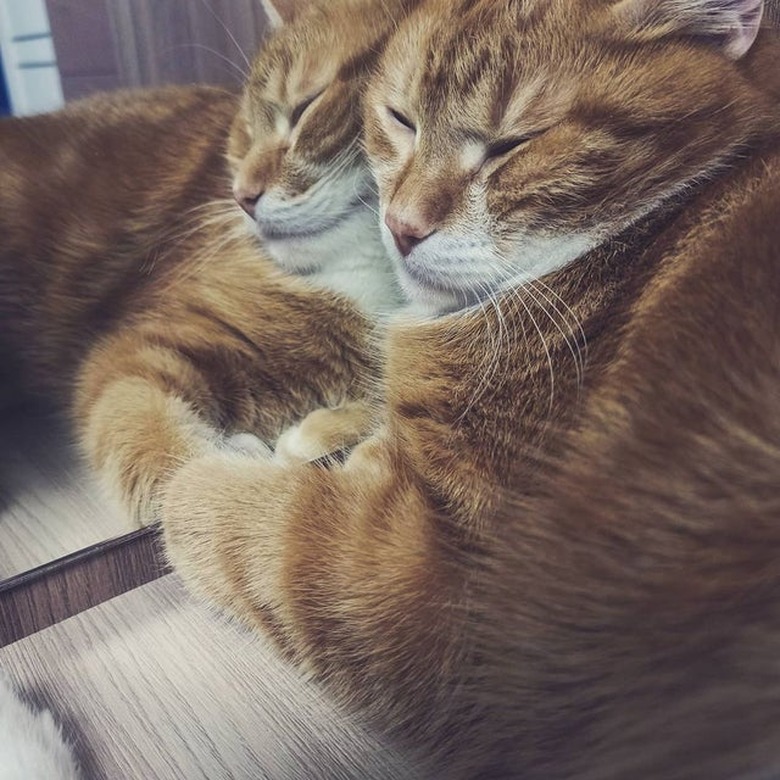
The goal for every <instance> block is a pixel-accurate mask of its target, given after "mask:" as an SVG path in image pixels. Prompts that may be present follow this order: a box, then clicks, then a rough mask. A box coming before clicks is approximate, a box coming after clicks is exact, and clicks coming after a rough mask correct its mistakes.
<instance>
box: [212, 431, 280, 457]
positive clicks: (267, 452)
mask: <svg viewBox="0 0 780 780" xmlns="http://www.w3.org/2000/svg"><path fill="white" fill-rule="evenodd" d="M224 448H225V449H226V450H227V451H228V452H235V453H236V454H238V455H249V456H250V457H255V458H270V457H271V454H272V453H271V448H270V447H269V446H268V445H267V444H266V443H265V442H264V441H263V440H262V439H259V438H258V437H257V436H255V435H254V434H253V433H234V434H233V435H232V436H228V437H227V439H225V443H224Z"/></svg>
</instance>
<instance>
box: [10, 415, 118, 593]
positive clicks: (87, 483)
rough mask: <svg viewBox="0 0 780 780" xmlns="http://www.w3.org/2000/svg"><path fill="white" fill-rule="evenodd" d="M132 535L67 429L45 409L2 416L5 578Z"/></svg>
mask: <svg viewBox="0 0 780 780" xmlns="http://www.w3.org/2000/svg"><path fill="white" fill-rule="evenodd" d="M129 530H132V526H131V525H130V524H128V523H127V522H126V521H125V520H124V518H123V517H122V515H121V513H120V512H119V511H118V510H117V509H115V508H113V507H110V506H109V505H108V502H106V501H103V500H101V497H100V494H99V492H98V490H97V488H96V487H95V485H94V484H93V483H92V481H91V479H90V476H89V474H88V472H87V470H86V469H85V468H84V466H83V465H82V464H81V463H80V462H79V458H78V455H77V453H76V452H75V451H74V450H73V448H72V447H71V446H69V443H68V436H67V433H66V427H65V425H64V424H63V422H62V421H61V420H58V419H57V418H56V417H55V416H54V415H52V414H51V413H49V412H46V411H44V410H40V409H23V410H5V411H4V413H3V415H2V416H1V417H0V580H3V579H6V578H7V577H9V576H12V575H14V574H19V573H20V572H23V571H26V570H28V569H31V568H34V567H36V566H40V565H41V564H44V563H48V562H50V561H52V560H54V559H57V558H61V557H62V556H64V555H68V554H69V553H72V552H76V551H77V550H81V549H83V548H85V547H89V546H90V545H93V544H96V543H97V542H102V541H104V540H106V539H111V538H113V537H115V536H118V535H119V534H122V533H125V532H127V531H129Z"/></svg>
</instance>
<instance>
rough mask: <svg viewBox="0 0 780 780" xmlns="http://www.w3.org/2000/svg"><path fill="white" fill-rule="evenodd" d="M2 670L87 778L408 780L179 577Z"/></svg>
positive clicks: (3, 663)
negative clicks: (49, 722) (44, 713)
mask: <svg viewBox="0 0 780 780" xmlns="http://www.w3.org/2000/svg"><path fill="white" fill-rule="evenodd" d="M0 668H3V669H5V670H6V671H7V672H8V673H9V674H10V675H11V678H12V680H13V681H14V682H15V683H16V684H17V685H19V687H21V689H22V690H23V691H26V692H28V693H32V695H33V697H34V699H35V700H36V701H37V702H38V703H39V704H42V705H45V706H46V707H49V708H51V709H53V711H54V713H55V715H56V717H57V719H58V720H61V721H62V722H63V723H64V724H65V730H66V733H67V734H68V735H69V736H70V738H71V739H72V741H73V742H74V743H75V746H76V750H77V753H78V755H79V759H80V761H81V763H82V765H83V767H84V770H85V780H98V779H100V780H103V778H112V779H113V778H117V779H118V778H122V779H123V780H261V779H262V778H271V780H294V779H295V778H301V780H304V779H306V780H317V779H318V778H322V779H323V780H325V778H344V779H345V780H347V779H348V778H365V779H366V780H393V779H394V778H410V777H411V775H410V774H409V773H408V772H407V771H405V770H404V769H403V768H402V764H401V761H400V760H399V759H398V757H397V756H393V755H392V754H391V753H390V752H389V751H388V750H386V749H385V748H384V747H383V746H381V745H380V744H379V742H378V741H377V740H376V739H375V738H374V737H372V736H371V735H370V734H369V733H368V732H367V731H366V730H364V729H363V728H361V727H360V726H359V725H357V724H356V723H355V722H354V721H352V720H350V719H347V718H344V717H343V716H340V715H339V714H338V713H337V712H336V711H335V710H334V708H333V706H332V705H331V704H330V703H329V702H328V701H327V700H326V699H325V698H324V697H323V695H322V694H321V692H320V691H319V690H318V689H317V688H316V687H315V686H314V685H312V684H310V683H307V682H305V681H304V680H303V679H302V678H301V677H300V676H299V675H298V674H296V673H295V672H294V671H293V670H292V669H291V668H290V667H289V666H287V665H285V664H284V663H282V662H281V661H280V660H279V658H278V657H277V656H276V655H275V654H274V652H273V651H272V650H271V649H270V648H269V647H268V645H267V644H266V643H265V642H264V641H263V640H262V639H261V638H260V637H257V636H255V635H253V634H250V633H248V632H246V631H243V630H239V629H238V628H236V627H235V626H232V625H229V624H226V622H225V621H224V620H222V619H219V618H217V617H215V616H213V615H210V614H209V613H208V612H207V610H206V609H204V608H203V607H202V606H200V605H199V604H196V603H195V602H194V601H192V600H191V599H190V598H189V597H188V596H187V595H186V594H185V593H184V592H183V590H182V588H181V586H180V585H179V582H178V580H176V578H175V577H174V576H173V575H169V576H167V577H163V578H162V579H159V580H156V581H155V582H153V583H150V584H148V585H144V586H142V587H140V588H137V589H136V590H133V591H131V592H129V593H126V594H124V595H122V596H119V597H118V598H116V599H113V600H111V601H107V602H105V603H104V604H101V605H100V606H98V607H94V608H93V609H90V610H87V611H86V612H83V613H82V614H81V615H78V616H76V617H73V618H70V619H69V620H66V621H64V622H62V623H59V624H58V625H56V626H52V627H51V628H48V629H45V630H44V631H41V632H39V633H37V634H34V635H33V636H30V637H27V638H26V639H23V640H21V641H19V642H17V643H15V644H12V645H9V646H8V647H6V648H3V649H0Z"/></svg>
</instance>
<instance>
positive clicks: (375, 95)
mask: <svg viewBox="0 0 780 780" xmlns="http://www.w3.org/2000/svg"><path fill="white" fill-rule="evenodd" d="M763 10H764V4H763V3H762V2H761V1H760V0H652V1H651V0H506V2H498V1H497V0H429V2H427V3H425V4H424V5H423V6H422V7H421V8H420V9H418V11H417V12H415V13H414V14H412V15H411V16H410V17H409V18H408V19H407V20H406V21H405V22H404V23H403V24H401V25H400V27H399V29H398V31H397V32H396V33H395V34H394V36H393V38H392V40H391V42H390V44H389V45H388V47H387V49H386V51H385V55H384V57H383V59H382V62H381V65H380V67H379V69H378V70H377V73H376V75H375V77H374V78H372V79H371V82H370V86H369V89H368V91H367V97H366V105H365V122H364V124H365V131H366V147H367V151H368V155H369V158H370V162H371V166H372V169H373V171H374V173H375V175H376V178H377V181H378V187H379V198H380V213H381V219H382V231H383V235H384V237H385V239H386V244H387V247H388V250H389V251H391V252H392V253H393V258H394V262H395V263H396V267H397V269H398V272H399V275H400V278H401V279H402V282H403V285H404V287H405V288H406V290H407V293H408V294H409V295H410V296H412V297H413V298H415V299H416V300H417V301H418V302H419V304H420V306H421V307H422V308H423V309H427V310H428V311H429V312H430V313H431V315H433V316H431V318H430V319H429V320H427V321H424V322H421V323H418V324H416V325H406V326H404V325H399V326H397V327H395V328H394V329H393V330H392V332H391V333H390V335H389V339H388V344H387V364H386V397H387V405H386V409H385V412H384V414H383V415H382V416H381V417H380V418H379V419H378V421H377V426H376V430H375V432H374V433H373V435H372V436H370V437H369V438H367V440H366V441H364V442H363V443H362V444H360V445H359V446H358V447H356V448H355V450H354V451H353V452H352V454H351V455H350V456H349V457H348V458H347V459H346V461H345V463H344V464H343V465H342V466H333V467H332V468H330V469H322V468H318V467H317V466H316V465H312V464H297V465H281V464H278V463H275V462H273V461H272V460H271V459H269V458H262V457H248V456H243V455H240V454H227V453H221V454H213V455H209V456H204V457H201V458H195V459H193V460H192V461H190V462H189V463H188V464H186V465H185V466H184V467H183V468H182V469H181V470H180V471H179V472H178V473H177V474H176V476H175V477H174V479H173V480H172V481H171V482H170V483H169V485H168V486H167V488H166V491H165V497H164V503H163V527H164V531H165V539H166V545H167V549H168V553H169V556H170V559H171V560H172V562H173V563H174V565H175V566H176V568H177V570H178V571H179V572H180V573H181V575H182V576H183V577H184V578H185V579H186V581H187V582H188V583H189V584H190V585H191V586H192V587H193V588H195V589H197V590H199V591H200V592H202V593H204V594H206V595H207V596H208V597H209V598H210V599H211V600H212V601H214V602H216V603H218V604H221V605H223V606H224V607H225V608H227V609H229V610H230V611H232V612H233V613H234V614H236V615H238V616H239V617H240V618H241V619H243V620H244V621H246V622H247V623H249V624H251V625H254V626H256V627H258V628H259V629H261V630H265V631H267V632H268V633H269V634H270V635H271V636H272V637H274V638H275V639H276V640H277V641H278V642H279V644H280V646H281V647H282V648H283V649H284V650H285V651H286V652H287V653H288V654H289V656H290V657H291V658H293V659H295V660H297V661H298V662H299V663H301V664H302V665H303V666H304V667H305V668H307V669H309V670H311V671H313V672H314V673H316V674H317V675H318V676H319V677H320V678H321V679H324V680H325V681H327V682H328V683H329V684H330V686H331V689H332V690H333V691H335V692H336V693H337V694H338V695H340V696H341V697H342V698H343V700H344V701H346V702H347V703H349V704H350V705H351V706H360V707H362V708H364V710H365V711H367V712H368V713H369V715H371V716H373V717H374V718H376V719H377V720H380V721H381V722H382V723H384V724H385V725H386V726H387V727H389V729H390V730H391V731H393V732H394V733H396V734H399V735H403V736H404V737H406V738H408V739H409V740H410V743H411V744H412V745H417V746H418V747H419V748H420V755H421V756H422V760H423V761H424V762H425V761H427V762H429V763H428V764H427V769H426V771H424V772H423V776H426V777H447V778H455V777H463V778H474V777H484V778H524V780H530V779H532V778H539V779H540V780H541V779H542V778H544V779H545V780H547V779H549V778H556V779H557V780H559V779H563V778H578V779H579V780H583V779H584V778H593V780H596V779H597V778H598V779H599V780H603V779H604V778H615V780H617V779H618V778H625V777H632V778H633V777H639V778H661V777H663V778H686V780H691V778H701V780H704V779H705V778H708V779H709V780H712V778H721V779H722V780H727V779H728V780H731V779H732V778H737V777H739V778H753V777H755V778H759V777H771V776H774V775H776V774H777V771H778V768H780V730H779V727H778V722H779V721H778V715H780V663H778V661H777V657H778V656H777V646H778V642H780V634H779V633H778V628H777V626H778V614H777V611H778V607H777V605H778V604H780V568H779V567H778V563H777V561H778V560H780V533H779V531H778V528H779V526H778V522H777V521H778V510H779V508H780V488H779V487H778V486H779V485H780V432H779V431H778V420H780V395H779V394H778V387H780V336H779V335H778V334H780V322H779V321H778V311H780V309H779V308H778V301H779V300H780V273H779V270H780V254H779V252H780V250H779V249H778V247H780V220H778V214H780V67H778V63H780V41H779V40H778V34H777V31H776V30H772V29H770V28H769V27H768V26H766V25H765V24H764V23H763V21H762V13H763ZM319 414H322V413H319ZM324 414H325V416H326V417H327V416H328V415H327V412H325V413H324ZM334 424H337V422H335V423H334ZM316 428H317V426H312V427H311V429H310V430H309V431H308V434H310V435H313V434H315V433H316ZM424 765H425V764H424Z"/></svg>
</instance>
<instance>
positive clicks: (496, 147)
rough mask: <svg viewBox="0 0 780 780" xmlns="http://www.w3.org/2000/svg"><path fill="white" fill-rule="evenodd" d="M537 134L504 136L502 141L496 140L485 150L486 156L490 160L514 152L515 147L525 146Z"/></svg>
mask: <svg viewBox="0 0 780 780" xmlns="http://www.w3.org/2000/svg"><path fill="white" fill-rule="evenodd" d="M535 135H538V133H536V134H530V133H529V134H528V135H518V136H515V137H514V138H504V139H502V140H500V141H495V142H494V143H492V144H490V145H489V146H488V148H487V151H486V152H485V158H486V159H488V160H494V159H496V158H498V157H503V156H504V155H505V154H509V153H510V152H513V151H514V150H515V149H519V148H520V147H521V146H525V144H527V143H528V142H529V141H530V140H531V139H532V138H534V137H535Z"/></svg>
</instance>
